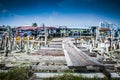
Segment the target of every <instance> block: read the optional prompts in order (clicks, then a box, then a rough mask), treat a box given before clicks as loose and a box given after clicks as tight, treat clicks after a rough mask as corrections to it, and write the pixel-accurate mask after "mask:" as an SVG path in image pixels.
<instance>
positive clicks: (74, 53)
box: [63, 38, 102, 68]
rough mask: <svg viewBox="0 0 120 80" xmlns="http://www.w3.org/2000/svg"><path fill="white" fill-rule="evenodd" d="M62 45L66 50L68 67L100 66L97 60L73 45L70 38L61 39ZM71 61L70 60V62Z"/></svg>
mask: <svg viewBox="0 0 120 80" xmlns="http://www.w3.org/2000/svg"><path fill="white" fill-rule="evenodd" d="M63 46H64V49H65V50H66V53H67V55H66V56H65V57H66V58H69V59H70V60H69V61H68V60H67V59H66V61H67V64H68V66H69V67H78V68H79V67H85V66H101V65H102V64H100V63H99V62H98V61H97V60H95V59H93V58H92V57H90V56H88V55H87V54H86V53H85V52H83V51H81V50H79V49H78V48H77V47H75V45H73V43H72V41H71V39H70V38H67V39H64V40H63ZM70 61H71V62H70Z"/></svg>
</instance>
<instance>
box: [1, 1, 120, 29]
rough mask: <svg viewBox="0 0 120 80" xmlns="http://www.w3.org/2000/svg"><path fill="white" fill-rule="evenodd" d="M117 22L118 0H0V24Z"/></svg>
mask: <svg viewBox="0 0 120 80" xmlns="http://www.w3.org/2000/svg"><path fill="white" fill-rule="evenodd" d="M100 21H108V22H110V23H115V24H120V0H0V25H3V24H4V25H11V26H21V25H32V23H34V22H37V24H38V25H42V24H43V23H44V24H45V25H48V26H59V25H65V26H69V27H83V26H91V25H99V22H100Z"/></svg>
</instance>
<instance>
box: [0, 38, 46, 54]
mask: <svg viewBox="0 0 120 80" xmlns="http://www.w3.org/2000/svg"><path fill="white" fill-rule="evenodd" d="M41 45H44V41H43V39H42V40H41V39H39V37H38V38H37V39H35V38H34V37H33V36H31V37H28V36H26V37H9V36H5V37H4V38H3V37H1V38H0V46H1V47H0V50H1V51H4V55H5V56H8V53H11V52H12V51H15V50H17V51H20V52H23V51H25V52H27V53H28V52H29V51H30V50H31V51H32V50H33V49H39V48H40V47H41Z"/></svg>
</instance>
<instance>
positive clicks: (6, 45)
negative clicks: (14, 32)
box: [4, 33, 9, 57]
mask: <svg viewBox="0 0 120 80" xmlns="http://www.w3.org/2000/svg"><path fill="white" fill-rule="evenodd" d="M8 39H9V37H8V34H7V33H5V45H4V46H5V48H4V56H5V57H7V56H8Z"/></svg>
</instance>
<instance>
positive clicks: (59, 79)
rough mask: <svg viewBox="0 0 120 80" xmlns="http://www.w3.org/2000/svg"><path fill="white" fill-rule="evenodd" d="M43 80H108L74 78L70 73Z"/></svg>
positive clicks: (105, 79)
mask: <svg viewBox="0 0 120 80" xmlns="http://www.w3.org/2000/svg"><path fill="white" fill-rule="evenodd" d="M44 80H108V79H107V78H104V79H99V78H97V76H95V77H94V78H86V77H83V76H82V75H80V76H74V75H72V74H71V73H64V75H62V76H56V77H51V78H47V79H44Z"/></svg>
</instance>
